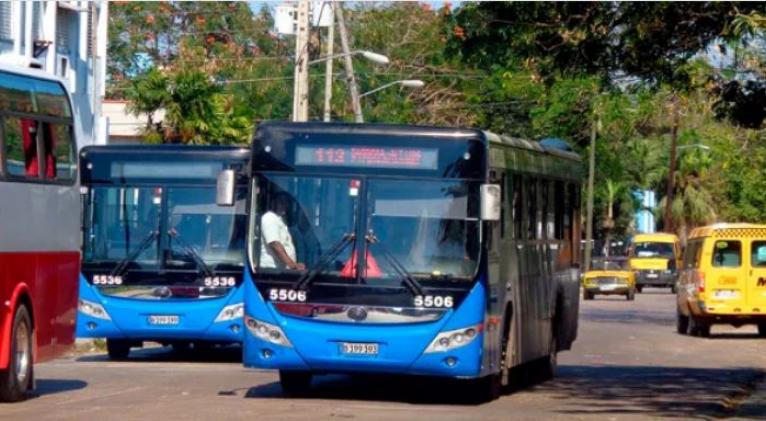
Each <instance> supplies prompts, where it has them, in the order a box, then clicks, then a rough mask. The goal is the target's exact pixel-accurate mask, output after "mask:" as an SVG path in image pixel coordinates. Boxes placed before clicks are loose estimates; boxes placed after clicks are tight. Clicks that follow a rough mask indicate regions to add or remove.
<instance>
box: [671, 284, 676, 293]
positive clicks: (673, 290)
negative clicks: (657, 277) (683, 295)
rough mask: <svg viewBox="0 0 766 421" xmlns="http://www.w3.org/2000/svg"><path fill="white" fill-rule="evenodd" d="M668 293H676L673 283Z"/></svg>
mask: <svg viewBox="0 0 766 421" xmlns="http://www.w3.org/2000/svg"><path fill="white" fill-rule="evenodd" d="M670 293H671V294H675V293H676V286H675V285H671V286H670Z"/></svg>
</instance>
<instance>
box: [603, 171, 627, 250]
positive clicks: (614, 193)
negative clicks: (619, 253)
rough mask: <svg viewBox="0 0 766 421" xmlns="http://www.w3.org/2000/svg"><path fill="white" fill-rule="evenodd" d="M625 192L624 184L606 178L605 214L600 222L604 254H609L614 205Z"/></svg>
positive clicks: (613, 224) (613, 223)
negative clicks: (602, 232) (602, 230)
mask: <svg viewBox="0 0 766 421" xmlns="http://www.w3.org/2000/svg"><path fill="white" fill-rule="evenodd" d="M624 192H625V184H623V183H622V182H620V181H615V180H611V179H607V180H606V209H605V212H606V215H605V217H604V220H603V221H602V223H601V226H602V228H603V229H604V243H605V251H606V255H607V256H609V255H610V254H611V248H612V247H611V244H612V230H613V229H614V226H615V222H614V205H615V202H616V201H617V200H618V198H619V196H620V195H622V193H624Z"/></svg>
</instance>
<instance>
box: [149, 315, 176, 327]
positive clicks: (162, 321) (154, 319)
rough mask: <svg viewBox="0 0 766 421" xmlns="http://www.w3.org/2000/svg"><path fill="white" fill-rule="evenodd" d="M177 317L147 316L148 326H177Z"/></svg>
mask: <svg viewBox="0 0 766 421" xmlns="http://www.w3.org/2000/svg"><path fill="white" fill-rule="evenodd" d="M178 322H179V317H178V316H175V315H161V316H149V324H150V325H177V324H178Z"/></svg>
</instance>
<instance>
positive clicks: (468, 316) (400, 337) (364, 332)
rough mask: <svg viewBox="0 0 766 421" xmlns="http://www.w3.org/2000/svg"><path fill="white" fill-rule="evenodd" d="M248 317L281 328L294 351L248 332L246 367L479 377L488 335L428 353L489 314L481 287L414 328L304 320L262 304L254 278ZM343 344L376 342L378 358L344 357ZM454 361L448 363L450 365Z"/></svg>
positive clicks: (247, 293) (247, 285)
mask: <svg viewBox="0 0 766 421" xmlns="http://www.w3.org/2000/svg"><path fill="white" fill-rule="evenodd" d="M243 289H244V298H245V314H246V316H249V317H252V318H253V319H256V320H259V321H262V322H265V323H269V324H272V325H276V326H278V327H279V328H281V329H282V331H283V332H284V335H285V336H286V338H287V339H288V340H289V341H290V344H291V346H283V345H276V344H274V343H271V342H268V341H265V340H263V339H260V338H258V337H256V336H255V335H254V334H253V333H252V332H251V331H250V330H249V329H248V328H245V335H244V342H243V363H244V365H245V366H247V367H253V368H268V369H279V370H305V371H311V372H315V373H389V374H414V375H428V376H444V377H458V378H473V377H478V376H479V375H480V374H481V373H482V370H481V365H482V364H481V362H482V354H483V352H484V350H483V342H484V338H483V334H482V333H479V334H478V335H477V336H476V337H475V338H474V339H473V340H472V341H470V342H469V343H468V344H466V345H464V346H461V347H458V348H454V349H452V350H449V351H444V352H432V353H426V352H425V351H426V349H427V348H428V346H429V345H430V344H431V342H432V341H433V340H434V339H435V338H436V336H437V335H438V334H439V333H440V332H444V331H450V330H456V329H463V328H469V327H477V330H478V331H479V332H481V331H482V330H481V326H482V325H483V322H484V314H485V302H486V300H485V288H484V286H483V284H482V283H481V282H477V283H476V285H475V286H474V288H473V290H472V291H471V293H470V294H469V295H468V297H467V298H466V299H465V300H464V301H463V303H462V304H461V305H460V306H459V308H456V309H453V310H451V311H450V312H449V313H447V315H445V316H444V317H442V318H441V319H440V320H437V321H433V322H427V323H410V324H377V325H375V324H351V323H340V322H332V321H326V320H322V321H320V320H311V319H302V318H297V317H292V316H286V315H282V314H280V313H279V312H278V311H277V310H276V309H275V308H274V306H273V305H272V304H271V303H267V302H265V301H264V300H263V298H262V297H261V295H260V294H259V293H258V291H257V290H256V288H255V286H254V285H253V283H252V280H251V279H250V276H249V275H246V276H245V280H244V283H243ZM342 342H354V343H377V344H378V346H379V353H378V355H376V356H351V355H347V354H343V353H342V351H341V349H342V346H341V343H342ZM448 361H449V363H448Z"/></svg>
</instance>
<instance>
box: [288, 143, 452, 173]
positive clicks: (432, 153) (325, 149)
mask: <svg viewBox="0 0 766 421" xmlns="http://www.w3.org/2000/svg"><path fill="white" fill-rule="evenodd" d="M295 164H296V165H317V166H341V167H373V168H402V169H413V170H435V169H437V168H438V165H439V151H438V149H434V148H390V147H380V146H297V147H296V148H295Z"/></svg>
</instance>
